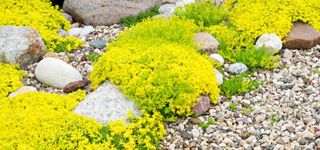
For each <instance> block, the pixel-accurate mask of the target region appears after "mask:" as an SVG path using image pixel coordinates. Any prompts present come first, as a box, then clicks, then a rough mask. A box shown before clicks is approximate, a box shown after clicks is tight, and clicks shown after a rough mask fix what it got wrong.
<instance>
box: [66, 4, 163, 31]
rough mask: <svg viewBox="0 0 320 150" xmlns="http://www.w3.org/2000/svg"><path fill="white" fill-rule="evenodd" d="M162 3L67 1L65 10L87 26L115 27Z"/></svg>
mask: <svg viewBox="0 0 320 150" xmlns="http://www.w3.org/2000/svg"><path fill="white" fill-rule="evenodd" d="M161 3H162V0H134V1H133V0H94V1H93V0H65V1H64V4H63V10H64V11H65V12H66V13H68V14H70V15H71V16H73V18H74V19H75V20H77V21H79V22H81V23H83V24H86V25H93V26H98V25H113V24H116V23H120V21H121V18H124V17H127V16H135V15H137V14H139V13H140V12H142V11H145V10H147V9H149V8H150V7H152V6H154V5H160V4H161Z"/></svg>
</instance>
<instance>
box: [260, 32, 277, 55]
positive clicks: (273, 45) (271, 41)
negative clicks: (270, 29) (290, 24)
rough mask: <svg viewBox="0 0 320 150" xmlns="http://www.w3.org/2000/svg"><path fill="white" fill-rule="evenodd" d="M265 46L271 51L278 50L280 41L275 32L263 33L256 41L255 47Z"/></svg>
mask: <svg viewBox="0 0 320 150" xmlns="http://www.w3.org/2000/svg"><path fill="white" fill-rule="evenodd" d="M263 46H265V48H266V49H268V50H271V51H276V52H277V51H279V50H281V49H282V41H281V39H280V37H278V36H277V35H276V34H273V33H271V34H263V35H262V36H261V37H260V38H259V39H258V40H257V42H256V47H257V48H261V47H263Z"/></svg>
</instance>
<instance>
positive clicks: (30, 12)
mask: <svg viewBox="0 0 320 150" xmlns="http://www.w3.org/2000/svg"><path fill="white" fill-rule="evenodd" d="M0 12H1V13H0V18H1V19H0V26H3V25H14V26H30V27H32V28H34V29H36V30H38V31H39V32H40V34H41V37H42V39H43V40H44V42H45V44H46V46H47V49H48V51H55V52H62V51H71V50H73V49H76V48H77V47H79V46H81V45H82V41H81V40H80V39H77V38H75V37H71V36H68V37H61V36H58V35H57V33H58V31H59V29H64V30H66V31H68V30H69V29H70V27H71V25H70V23H69V22H68V21H67V20H66V19H65V18H64V17H63V16H62V15H61V13H62V12H61V11H60V10H59V9H58V8H55V7H54V6H51V2H50V1H49V0H3V1H1V5H0Z"/></svg>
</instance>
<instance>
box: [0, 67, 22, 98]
mask: <svg viewBox="0 0 320 150" xmlns="http://www.w3.org/2000/svg"><path fill="white" fill-rule="evenodd" d="M23 75H24V73H23V72H22V71H20V70H19V69H18V67H17V66H14V65H10V64H1V63H0V98H1V97H7V96H8V94H10V93H11V92H14V91H16V90H17V89H19V88H20V87H22V83H21V79H22V77H23Z"/></svg>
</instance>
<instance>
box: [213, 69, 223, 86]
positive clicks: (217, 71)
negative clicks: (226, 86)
mask: <svg viewBox="0 0 320 150" xmlns="http://www.w3.org/2000/svg"><path fill="white" fill-rule="evenodd" d="M214 72H215V74H216V79H217V82H218V84H219V85H221V84H222V83H223V75H222V73H220V72H219V70H217V69H214Z"/></svg>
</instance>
